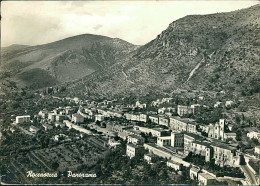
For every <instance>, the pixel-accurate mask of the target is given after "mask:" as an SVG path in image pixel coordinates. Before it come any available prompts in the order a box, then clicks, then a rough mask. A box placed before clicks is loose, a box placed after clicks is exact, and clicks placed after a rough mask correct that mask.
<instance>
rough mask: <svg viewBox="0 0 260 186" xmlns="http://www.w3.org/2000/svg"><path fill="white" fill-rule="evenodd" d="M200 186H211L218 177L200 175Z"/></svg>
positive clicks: (206, 174)
mask: <svg viewBox="0 0 260 186" xmlns="http://www.w3.org/2000/svg"><path fill="white" fill-rule="evenodd" d="M198 180H199V185H210V184H212V183H213V181H215V180H216V177H214V176H212V175H210V174H208V173H199V175H198Z"/></svg>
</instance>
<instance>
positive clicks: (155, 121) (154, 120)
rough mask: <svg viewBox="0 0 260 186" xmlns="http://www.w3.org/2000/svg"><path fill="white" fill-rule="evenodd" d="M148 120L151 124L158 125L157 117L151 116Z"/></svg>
mask: <svg viewBox="0 0 260 186" xmlns="http://www.w3.org/2000/svg"><path fill="white" fill-rule="evenodd" d="M149 119H150V120H151V122H152V123H156V124H159V117H158V116H156V115H152V116H149Z"/></svg>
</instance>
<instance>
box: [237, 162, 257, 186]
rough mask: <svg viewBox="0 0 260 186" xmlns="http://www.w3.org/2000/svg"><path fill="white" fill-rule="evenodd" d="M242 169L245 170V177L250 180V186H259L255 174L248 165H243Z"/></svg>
mask: <svg viewBox="0 0 260 186" xmlns="http://www.w3.org/2000/svg"><path fill="white" fill-rule="evenodd" d="M241 168H242V169H243V171H244V173H245V176H246V177H247V178H248V179H249V181H250V184H252V185H257V180H256V177H255V174H254V173H253V172H252V171H251V170H250V169H249V168H248V166H247V165H241Z"/></svg>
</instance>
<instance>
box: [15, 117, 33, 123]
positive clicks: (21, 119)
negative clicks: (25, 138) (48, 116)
mask: <svg viewBox="0 0 260 186" xmlns="http://www.w3.org/2000/svg"><path fill="white" fill-rule="evenodd" d="M30 118H31V117H30V115H25V116H16V118H15V123H16V124H19V123H26V122H30Z"/></svg>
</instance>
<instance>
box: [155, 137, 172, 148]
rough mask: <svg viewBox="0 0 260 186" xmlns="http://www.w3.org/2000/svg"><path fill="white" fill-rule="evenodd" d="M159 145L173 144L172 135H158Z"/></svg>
mask: <svg viewBox="0 0 260 186" xmlns="http://www.w3.org/2000/svg"><path fill="white" fill-rule="evenodd" d="M157 145H158V146H161V147H162V146H170V145H171V136H163V137H157Z"/></svg>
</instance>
